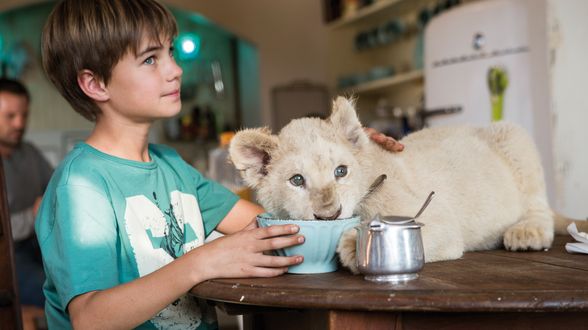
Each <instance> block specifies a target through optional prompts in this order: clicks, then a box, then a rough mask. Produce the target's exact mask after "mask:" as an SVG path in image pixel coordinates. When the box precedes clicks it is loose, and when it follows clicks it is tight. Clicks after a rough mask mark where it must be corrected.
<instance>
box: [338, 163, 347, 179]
mask: <svg viewBox="0 0 588 330" xmlns="http://www.w3.org/2000/svg"><path fill="white" fill-rule="evenodd" d="M346 175H347V166H345V165H339V166H337V168H336V169H335V177H336V178H342V177H344V176H346Z"/></svg>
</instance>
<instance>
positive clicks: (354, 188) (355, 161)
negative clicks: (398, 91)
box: [230, 97, 554, 272]
mask: <svg viewBox="0 0 588 330" xmlns="http://www.w3.org/2000/svg"><path fill="white" fill-rule="evenodd" d="M402 143H404V144H405V146H406V147H405V149H404V151H403V152H399V153H391V152H388V151H385V150H383V149H381V148H380V147H379V146H378V145H376V144H374V143H373V142H371V141H370V140H369V138H368V137H367V136H366V134H365V133H364V131H363V129H362V125H361V123H360V122H359V120H358V118H357V114H356V111H355V109H354V104H353V103H352V102H351V101H349V100H347V99H345V98H343V97H339V98H337V99H336V101H335V102H334V103H333V112H332V114H331V116H330V117H329V118H328V119H327V120H321V119H318V118H303V119H297V120H293V121H292V122H291V123H289V124H288V125H287V126H286V127H284V128H283V129H282V130H281V132H280V133H279V135H272V134H271V133H270V132H269V131H268V130H267V129H247V130H243V131H241V132H239V133H237V135H236V136H235V137H234V139H233V140H232V142H231V145H230V155H231V159H232V161H233V163H234V164H235V166H236V167H237V168H238V169H240V170H242V174H243V177H244V179H245V181H246V182H247V184H248V185H249V186H251V187H252V188H254V189H255V190H256V191H257V196H258V199H259V201H260V203H261V204H262V206H263V207H265V208H266V210H268V211H269V212H271V213H273V214H275V215H277V216H280V217H290V218H303V219H314V218H315V217H317V218H329V217H332V216H334V215H337V213H338V211H339V210H340V214H339V215H338V217H339V218H344V217H349V216H351V215H353V214H356V213H359V214H360V215H361V216H362V219H370V218H371V217H373V216H374V215H375V214H377V213H380V214H383V215H404V216H412V215H414V214H415V213H416V212H417V211H418V209H419V207H420V206H421V205H422V204H423V202H424V201H425V199H426V197H427V195H428V194H429V192H431V191H435V198H434V199H433V201H432V202H431V204H430V205H429V207H428V208H427V210H426V211H425V212H424V213H423V214H422V216H421V218H420V219H419V221H420V222H422V223H424V224H425V226H424V227H423V228H422V234H423V242H424V247H425V259H426V261H427V262H431V261H438V260H448V259H456V258H459V257H461V256H462V254H463V253H464V251H472V250H485V249H492V248H496V247H499V246H501V245H504V246H505V247H506V248H507V249H508V250H541V249H545V248H548V247H550V246H551V243H552V241H553V235H554V216H553V212H552V211H551V209H550V207H549V205H548V204H547V198H546V193H545V184H544V181H543V170H542V168H541V165H540V161H539V156H538V153H537V150H536V148H535V146H534V144H533V142H532V141H531V139H530V138H529V136H528V135H527V134H526V132H525V131H524V130H523V129H522V128H519V127H517V126H515V125H513V124H509V123H495V124H492V125H490V126H489V127H486V128H476V127H470V126H461V127H448V128H432V129H424V130H421V131H419V132H416V133H413V134H410V135H408V136H407V137H406V138H404V139H403V140H402ZM340 165H345V166H347V169H348V173H347V175H346V176H344V177H339V178H336V177H335V175H334V171H335V169H336V168H337V166H340ZM296 174H300V175H302V176H303V177H304V179H305V184H304V185H303V186H294V185H293V184H291V183H290V181H289V179H290V178H292V177H293V176H294V175H296ZM381 174H386V176H387V179H386V180H385V181H384V183H383V185H382V186H380V188H378V189H377V190H376V191H375V192H374V193H373V194H371V195H370V196H369V197H368V198H366V199H363V196H364V195H366V193H367V191H368V189H369V186H370V185H371V183H372V182H374V180H375V179H376V178H377V177H378V176H379V175H381ZM355 238H356V234H355V230H351V231H348V232H347V233H345V234H344V235H343V237H342V239H341V242H340V244H339V248H338V252H339V255H340V259H341V262H342V264H343V265H345V266H347V267H348V268H350V269H351V270H352V271H354V272H356V271H357V267H356V264H355Z"/></svg>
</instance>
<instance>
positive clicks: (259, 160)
mask: <svg viewBox="0 0 588 330" xmlns="http://www.w3.org/2000/svg"><path fill="white" fill-rule="evenodd" d="M277 147H278V137H277V136H275V135H272V134H271V132H270V130H269V129H267V128H252V129H245V130H243V131H240V132H238V133H237V134H236V135H235V137H233V139H231V144H230V146H229V155H230V158H231V161H232V162H233V164H234V165H235V167H236V168H237V169H238V170H240V171H241V176H243V179H244V180H245V182H246V183H247V184H248V185H249V186H251V187H253V188H255V187H256V186H257V185H258V184H259V182H260V181H261V180H262V179H263V177H265V176H266V175H267V168H266V167H267V165H268V164H269V162H270V160H271V154H272V152H273V151H274V150H276V149H277Z"/></svg>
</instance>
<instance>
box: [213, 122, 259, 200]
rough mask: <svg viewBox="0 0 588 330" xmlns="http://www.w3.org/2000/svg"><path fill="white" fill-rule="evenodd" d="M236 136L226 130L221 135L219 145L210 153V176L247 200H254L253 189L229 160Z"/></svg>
mask: <svg viewBox="0 0 588 330" xmlns="http://www.w3.org/2000/svg"><path fill="white" fill-rule="evenodd" d="M233 136H235V133H234V132H232V131H226V132H223V133H221V134H220V136H219V141H220V143H219V145H218V147H216V148H214V149H212V150H211V151H210V152H209V154H208V177H209V178H211V179H212V180H215V181H217V182H219V183H220V184H222V185H223V186H225V187H227V188H228V189H230V190H231V191H232V192H234V193H236V194H237V195H239V197H241V198H242V199H245V200H250V201H251V200H252V194H251V190H250V189H249V188H247V186H246V185H245V184H244V182H243V179H242V178H241V174H240V173H239V171H238V170H237V169H236V168H235V166H233V164H231V163H230V162H229V143H230V142H231V139H232V138H233Z"/></svg>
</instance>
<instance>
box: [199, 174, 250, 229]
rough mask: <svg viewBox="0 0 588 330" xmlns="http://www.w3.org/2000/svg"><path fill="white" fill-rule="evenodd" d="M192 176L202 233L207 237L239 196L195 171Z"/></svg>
mask: <svg viewBox="0 0 588 330" xmlns="http://www.w3.org/2000/svg"><path fill="white" fill-rule="evenodd" d="M193 175H194V181H195V183H196V189H197V194H198V204H199V206H200V212H201V214H202V221H203V222H204V231H205V234H206V236H208V235H209V234H210V233H211V232H212V231H213V230H214V229H215V228H216V226H217V225H218V224H219V223H220V222H221V221H222V220H223V219H224V218H225V217H226V216H227V214H228V213H229V211H231V209H232V208H233V206H235V204H236V203H237V201H239V196H237V195H236V194H235V193H233V192H232V191H230V190H229V189H227V188H225V186H223V185H221V184H220V183H218V182H216V181H213V180H210V179H208V178H205V177H204V176H203V175H202V174H200V172H198V171H196V170H195V169H194V170H193Z"/></svg>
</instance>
